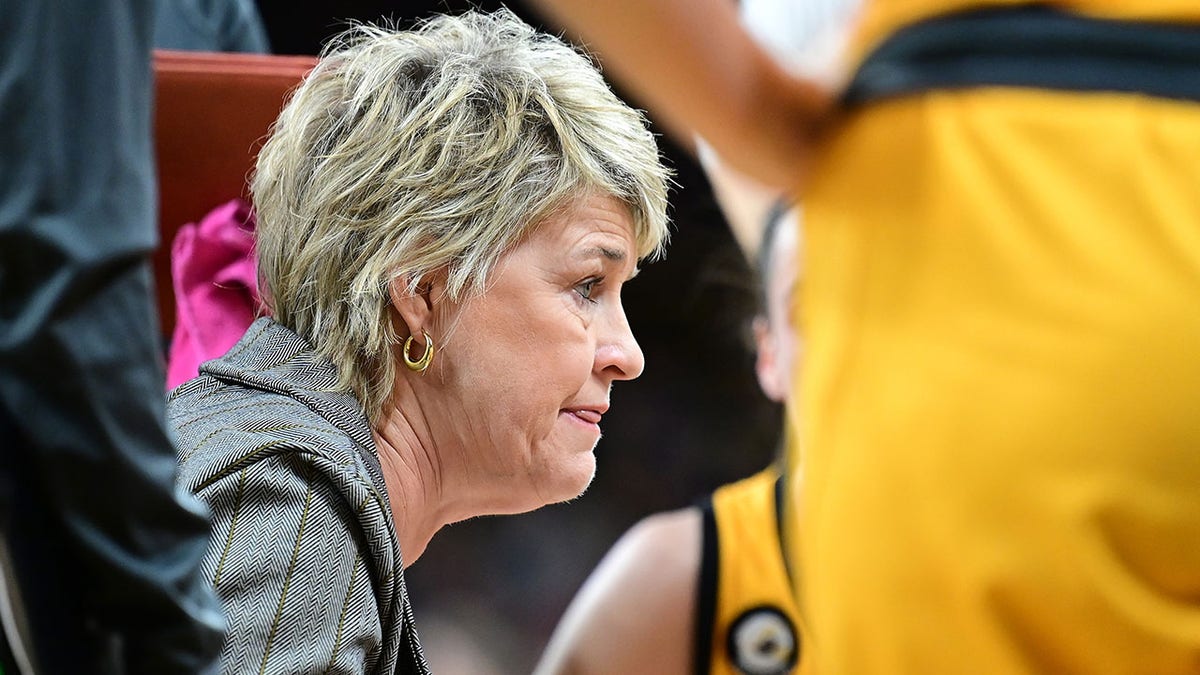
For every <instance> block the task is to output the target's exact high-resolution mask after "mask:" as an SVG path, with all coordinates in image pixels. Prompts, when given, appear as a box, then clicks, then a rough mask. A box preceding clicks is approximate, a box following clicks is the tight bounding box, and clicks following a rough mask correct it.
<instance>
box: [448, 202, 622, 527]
mask: <svg viewBox="0 0 1200 675" xmlns="http://www.w3.org/2000/svg"><path fill="white" fill-rule="evenodd" d="M636 263H637V249H636V246H635V244H634V237H633V228H632V222H631V220H630V216H629V213H628V210H627V208H626V207H625V205H624V204H622V203H621V202H620V201H618V200H615V199H613V198H611V197H592V198H588V199H585V200H583V201H582V202H581V203H580V204H579V205H578V206H577V207H576V208H574V209H572V210H570V211H568V212H566V213H565V214H562V215H560V216H557V217H555V218H552V219H550V220H548V221H547V222H545V223H544V224H542V225H541V226H540V227H539V228H537V229H536V230H535V231H534V232H533V233H532V234H530V235H529V236H528V237H527V238H526V239H525V240H524V241H523V242H522V243H521V244H519V245H518V246H517V247H516V248H515V249H513V250H512V251H511V252H510V253H508V254H507V255H506V256H505V257H504V258H503V259H502V260H501V262H500V264H499V265H498V267H497V269H496V271H495V273H494V275H493V277H492V279H491V280H490V283H489V285H488V287H487V290H486V291H485V292H484V294H483V295H482V296H479V297H476V298H473V299H471V300H469V301H467V302H466V303H465V304H464V305H463V306H462V307H461V308H459V310H458V311H456V312H452V316H451V317H450V318H449V320H448V322H447V329H448V333H449V334H448V335H447V336H446V337H445V340H446V344H445V347H444V349H442V351H441V352H440V353H439V354H438V356H437V358H436V359H435V361H434V362H435V364H436V367H435V369H432V370H431V371H430V373H429V376H432V377H438V378H441V379H442V380H443V382H444V384H445V385H446V387H447V388H448V389H449V390H451V391H454V392H455V393H456V396H455V398H457V399H459V400H460V402H461V406H462V409H461V410H459V411H455V413H454V415H455V416H454V417H453V418H452V420H451V422H452V423H453V424H454V426H455V430H454V433H455V434H461V438H460V442H459V443H456V444H455V445H456V446H457V447H458V448H460V449H461V450H460V452H462V453H464V456H463V457H460V458H443V460H444V461H447V460H449V461H455V463H456V464H458V465H461V466H463V467H465V471H464V472H463V473H464V474H465V475H464V476H462V477H460V480H465V481H466V482H467V483H468V489H469V490H470V491H471V492H472V493H474V494H475V495H478V496H479V497H482V498H483V502H484V503H483V504H480V505H479V506H483V507H484V508H486V509H487V510H488V511H489V512H492V513H511V512H520V511H526V510H530V509H534V508H538V507H540V506H543V505H545V504H549V503H554V502H559V501H563V500H566V499H571V498H573V497H575V496H577V495H579V494H580V493H581V492H583V490H584V489H585V488H586V487H587V485H588V483H590V482H591V480H592V475H593V474H594V472H595V467H596V463H595V462H596V460H595V456H594V455H593V454H592V450H593V449H594V448H595V446H596V441H598V440H599V438H600V429H601V426H602V424H603V422H602V419H601V417H602V415H604V413H605V412H606V411H607V410H608V404H609V389H610V387H611V385H612V383H613V381H614V380H630V379H633V378H635V377H637V376H638V375H640V374H641V372H642V367H643V365H644V360H643V357H642V351H641V349H640V348H639V347H638V344H637V342H636V341H635V340H634V338H633V334H632V333H631V332H630V329H629V322H628V320H627V319H626V318H625V310H624V308H623V307H622V305H621V288H622V285H623V284H624V283H625V282H626V281H628V280H629V279H630V278H631V277H632V276H633V274H634V272H635V271H636Z"/></svg>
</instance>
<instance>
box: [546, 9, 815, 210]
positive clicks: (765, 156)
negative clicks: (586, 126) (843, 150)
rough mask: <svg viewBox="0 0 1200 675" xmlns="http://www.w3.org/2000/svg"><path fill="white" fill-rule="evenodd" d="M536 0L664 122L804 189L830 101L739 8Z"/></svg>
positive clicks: (773, 181)
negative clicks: (777, 54)
mask: <svg viewBox="0 0 1200 675" xmlns="http://www.w3.org/2000/svg"><path fill="white" fill-rule="evenodd" d="M536 1H537V4H539V5H541V6H542V7H544V8H545V9H546V10H547V11H548V12H549V13H550V14H551V16H553V17H554V18H555V19H557V20H558V21H560V22H561V23H562V24H563V25H564V26H566V27H567V28H568V29H570V30H572V31H575V32H576V33H577V34H579V35H581V36H582V37H583V39H584V40H585V41H587V42H588V43H589V47H591V48H592V49H594V51H595V52H596V53H597V55H598V56H599V57H600V60H601V61H602V62H603V63H604V64H605V67H606V68H607V69H609V70H610V71H611V72H613V73H615V74H616V76H617V79H618V80H620V81H621V82H623V83H625V84H626V85H627V86H628V87H629V88H630V90H631V91H632V92H633V94H634V95H635V96H636V97H637V98H638V100H639V101H641V102H644V103H645V104H646V105H647V106H648V107H649V108H650V110H651V111H652V112H653V113H654V114H655V115H656V116H657V117H659V118H660V119H661V120H665V121H666V122H668V123H669V125H671V126H672V127H673V128H675V129H690V130H692V131H695V132H697V133H699V134H700V135H701V136H703V137H704V138H705V139H706V140H707V141H708V142H709V143H710V144H711V145H712V146H713V147H714V148H715V149H716V150H717V152H718V153H719V154H720V155H721V157H722V158H724V159H725V160H726V161H728V162H730V163H731V164H732V165H733V166H734V167H735V168H737V169H738V170H740V171H742V172H745V173H747V174H748V175H750V176H751V177H753V178H755V179H757V180H760V181H762V182H765V183H767V184H768V185H771V186H776V187H781V188H785V189H792V188H795V187H798V186H799V185H801V183H802V179H803V178H804V177H805V175H806V173H807V165H808V163H809V160H810V155H811V146H812V139H813V136H814V135H815V133H816V132H817V130H818V129H819V127H820V125H821V122H822V120H823V118H824V117H825V114H826V112H827V110H828V108H829V101H830V97H829V95H828V93H827V92H826V91H825V90H824V89H823V88H822V87H821V86H820V85H818V84H816V83H815V82H811V81H807V80H803V79H800V78H797V77H795V76H792V75H789V74H788V73H787V72H786V71H785V70H784V69H783V68H782V67H781V66H780V65H779V64H778V63H777V62H776V61H775V60H774V59H772V58H771V57H770V56H769V55H768V54H767V53H766V52H765V51H763V49H762V48H761V47H760V46H758V45H757V44H756V43H755V42H754V40H753V39H751V37H750V36H749V35H748V34H747V33H746V32H745V31H744V29H743V28H742V27H741V24H740V23H739V21H738V17H737V13H736V7H735V3H732V2H729V0H655V1H653V2H651V1H648V0H605V1H604V2H596V1H595V0H536Z"/></svg>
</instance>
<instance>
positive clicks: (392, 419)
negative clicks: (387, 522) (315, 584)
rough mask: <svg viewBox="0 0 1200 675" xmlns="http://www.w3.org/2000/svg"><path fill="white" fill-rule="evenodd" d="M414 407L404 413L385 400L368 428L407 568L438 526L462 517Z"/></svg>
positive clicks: (436, 454) (431, 442)
mask: <svg viewBox="0 0 1200 675" xmlns="http://www.w3.org/2000/svg"><path fill="white" fill-rule="evenodd" d="M410 407H412V406H410ZM413 411H414V412H415V413H416V414H413V412H410V413H409V414H405V413H403V412H401V407H400V405H396V404H392V403H389V404H388V405H387V407H386V408H385V409H384V411H383V414H382V415H381V416H380V417H379V419H378V421H377V422H376V423H375V424H374V425H373V430H372V431H373V436H374V438H375V451H376V453H377V454H378V456H379V463H380V465H381V466H382V467H383V479H384V483H385V484H386V485H387V492H388V502H389V504H390V506H391V509H392V519H393V521H394V522H395V525H396V535H397V536H398V537H399V539H400V550H401V552H402V554H403V556H404V566H405V567H408V566H410V565H412V564H413V563H414V562H416V560H417V558H419V557H421V554H422V553H424V552H425V547H426V545H428V544H429V540H430V539H431V538H432V537H433V535H434V533H436V532H437V531H438V530H439V529H441V528H442V526H444V525H447V524H449V523H452V522H455V521H456V520H459V519H460V518H456V517H455V514H454V513H453V511H454V509H453V505H452V503H451V501H452V500H451V499H450V495H448V494H447V490H446V467H444V466H443V465H442V462H441V461H440V459H439V454H438V452H437V451H436V450H435V448H434V445H433V439H432V437H431V435H430V434H429V433H428V429H427V428H426V427H425V426H424V425H422V424H420V422H421V420H422V419H423V416H422V415H420V414H419V413H420V407H419V406H416V407H413Z"/></svg>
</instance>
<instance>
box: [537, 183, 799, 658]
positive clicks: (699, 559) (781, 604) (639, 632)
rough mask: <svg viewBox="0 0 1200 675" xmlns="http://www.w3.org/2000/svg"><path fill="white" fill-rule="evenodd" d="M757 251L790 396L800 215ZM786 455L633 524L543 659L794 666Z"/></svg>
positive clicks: (763, 317)
mask: <svg viewBox="0 0 1200 675" xmlns="http://www.w3.org/2000/svg"><path fill="white" fill-rule="evenodd" d="M768 218H769V222H768V224H767V225H766V226H765V227H764V230H765V231H764V233H763V235H762V237H763V238H762V246H761V250H760V251H759V252H758V255H757V263H758V264H757V268H758V271H759V279H760V291H759V294H758V295H759V302H760V313H759V315H758V316H756V317H755V318H754V322H753V333H754V343H755V347H756V354H757V358H756V361H755V371H756V374H757V375H758V381H759V384H760V386H761V387H762V390H763V393H764V394H766V396H767V397H768V398H769V399H771V400H772V401H775V402H777V403H783V402H784V401H785V400H786V399H787V396H788V390H789V388H790V386H791V377H792V362H793V359H794V358H795V356H796V350H797V349H798V347H799V345H798V344H797V340H796V336H795V335H794V334H793V329H792V325H791V322H790V320H789V314H790V311H791V309H790V308H791V306H792V296H793V295H794V293H795V289H796V287H797V285H798V284H799V283H800V279H799V270H798V265H799V260H798V253H799V251H798V246H799V242H798V241H797V238H798V235H799V225H798V223H797V222H796V219H797V212H796V211H795V210H794V209H787V208H786V207H784V206H783V205H780V206H779V207H777V208H776V209H773V210H772V211H771V212H770V213H769V215H768ZM785 469H786V463H785V456H784V454H783V453H782V452H780V453H779V457H778V459H777V462H776V464H774V465H772V466H771V467H769V468H767V469H765V470H763V471H761V472H760V473H758V474H756V475H754V476H752V477H750V478H746V479H744V480H741V481H739V482H736V483H732V484H729V485H725V486H722V487H720V488H719V489H718V490H717V491H716V492H715V493H713V494H712V495H711V496H710V497H709V498H707V499H705V500H704V501H703V503H702V504H701V505H699V506H697V507H691V508H686V509H681V510H678V511H672V512H667V513H658V514H654V515H651V516H649V517H647V518H645V519H644V520H642V521H641V522H639V523H638V524H637V525H636V526H634V527H633V528H632V529H631V530H630V531H629V532H627V533H626V534H625V535H624V536H623V537H622V538H621V539H620V540H619V541H618V542H617V543H616V544H615V545H614V546H613V548H612V550H611V551H609V553H608V554H607V555H606V556H605V558H604V560H602V561H601V563H600V565H599V566H598V567H597V568H596V570H595V571H594V572H593V573H592V576H591V577H589V578H588V580H587V582H586V583H585V585H584V586H583V588H581V589H580V591H579V594H578V595H577V596H576V597H575V600H574V601H573V602H572V604H571V606H570V607H569V608H568V609H567V612H566V614H565V615H564V616H563V618H562V621H561V622H560V623H559V627H558V628H557V629H556V631H555V633H554V635H553V637H552V638H551V640H550V644H549V646H548V647H547V648H546V652H545V654H544V656H543V658H542V661H541V663H540V664H539V665H538V668H537V671H536V672H537V673H538V674H539V675H553V674H555V673H563V674H570V673H574V674H580V673H624V674H628V675H636V674H638V673H644V674H646V675H670V674H673V673H677V674H679V675H683V674H684V673H720V674H724V673H728V674H730V675H732V674H734V673H778V674H780V675H782V674H783V673H788V672H792V670H793V668H794V667H795V666H796V664H797V661H798V658H799V655H800V638H799V633H798V630H797V627H798V616H797V612H796V601H795V597H794V594H793V591H792V584H791V578H790V573H789V571H788V569H787V564H786V563H785V560H784V556H783V545H782V527H783V521H782V518H781V515H782V514H781V509H782V508H783V505H784V504H785V503H786V498H785V497H784V490H785V487H786V483H785V481H784V480H783V473H784V470H785Z"/></svg>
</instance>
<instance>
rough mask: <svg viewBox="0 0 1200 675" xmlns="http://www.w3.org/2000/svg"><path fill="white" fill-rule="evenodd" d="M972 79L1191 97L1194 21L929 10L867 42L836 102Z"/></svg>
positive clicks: (1028, 10) (1195, 89)
mask: <svg viewBox="0 0 1200 675" xmlns="http://www.w3.org/2000/svg"><path fill="white" fill-rule="evenodd" d="M974 86H1012V87H1026V88H1038V89H1052V90H1066V91H1092V92H1096V91H1108V92H1126V93H1140V94H1146V95H1149V96H1155V97H1159V98H1168V99H1180V100H1187V101H1197V102H1200V25H1195V24H1168V23H1158V22H1149V21H1119V20H1112V19H1098V18H1092V17H1087V16H1082V15H1078V14H1071V13H1067V12H1063V11H1059V10H1055V9H1051V8H1049V7H1044V6H1039V5H1029V6H1024V7H1014V8H998V9H997V8H988V9H981V10H970V11H966V12H958V13H954V14H947V15H943V16H937V17H932V18H929V19H926V20H924V21H921V22H919V23H915V24H913V25H911V26H907V27H905V28H902V29H900V30H898V31H897V32H896V33H895V34H893V35H892V36H891V37H889V38H887V39H886V40H884V41H883V43H882V44H880V45H879V46H878V47H877V48H876V49H875V50H874V51H873V52H871V54H870V55H868V56H867V58H866V60H864V61H863V63H862V65H860V66H859V68H858V72H857V73H855V76H854V79H853V80H852V81H851V83H850V85H849V87H848V88H847V89H846V91H845V93H844V94H843V96H842V102H843V103H844V104H845V105H848V106H856V105H861V104H863V103H867V102H870V101H875V100H878V99H883V98H888V97H892V96H900V95H903V94H912V93H916V92H922V91H928V90H932V89H956V88H963V87H974Z"/></svg>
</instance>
